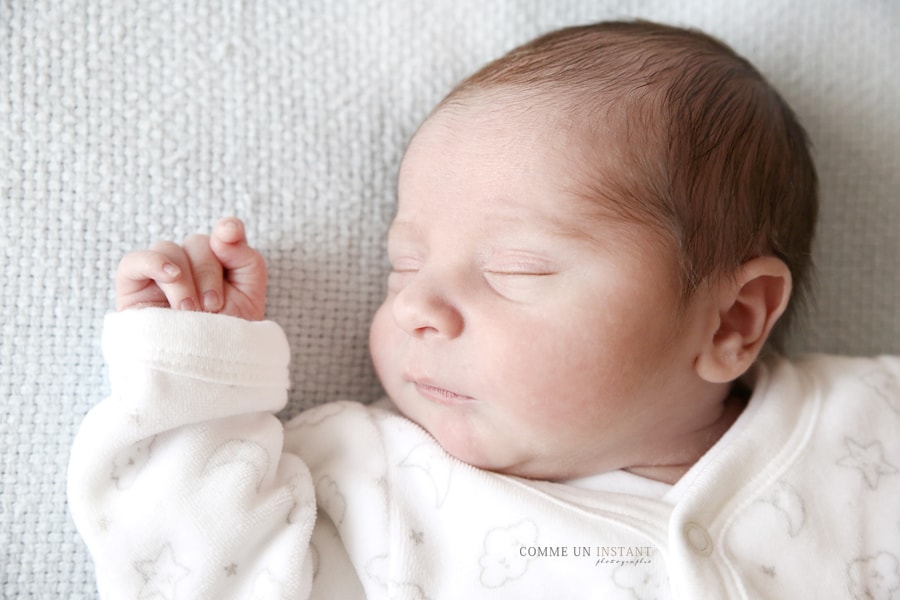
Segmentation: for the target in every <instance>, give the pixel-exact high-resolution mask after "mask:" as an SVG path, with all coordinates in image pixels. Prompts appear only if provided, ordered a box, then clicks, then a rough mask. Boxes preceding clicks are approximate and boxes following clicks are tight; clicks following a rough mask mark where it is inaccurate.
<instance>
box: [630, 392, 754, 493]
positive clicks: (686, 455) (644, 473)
mask: <svg viewBox="0 0 900 600" xmlns="http://www.w3.org/2000/svg"><path fill="white" fill-rule="evenodd" d="M748 399H749V393H747V391H746V390H745V389H744V388H743V387H737V386H736V387H735V388H733V389H732V392H731V393H730V394H729V396H728V398H727V399H726V400H725V401H724V402H723V403H722V411H721V414H720V415H719V417H718V419H716V420H715V421H713V422H712V423H710V424H709V425H708V426H706V427H703V428H702V429H700V430H698V431H696V432H694V433H695V434H694V435H693V436H692V440H693V441H692V443H691V444H690V446H688V447H685V448H682V449H681V451H680V452H679V453H678V455H677V456H672V461H671V462H669V461H660V462H659V463H658V464H649V465H638V466H633V467H628V468H626V469H624V470H625V471H628V472H629V473H633V474H635V475H639V476H641V477H646V478H647V479H653V480H655V481H661V482H663V483H669V484H675V483H676V482H677V481H678V480H679V479H681V478H682V477H683V476H684V474H685V473H687V472H688V470H690V468H691V467H693V466H694V464H695V463H696V462H697V461H698V460H700V458H701V457H702V456H703V455H704V454H706V453H707V452H708V451H709V450H710V449H711V448H712V447H713V446H714V445H715V444H716V442H718V441H719V440H720V439H721V438H722V436H723V435H725V432H726V431H728V430H729V429H730V428H731V426H732V425H734V422H735V421H737V419H738V417H739V416H740V415H741V413H742V412H743V411H744V408H745V407H746V406H747V401H748Z"/></svg>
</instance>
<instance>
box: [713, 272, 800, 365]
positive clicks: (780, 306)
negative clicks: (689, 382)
mask: <svg viewBox="0 0 900 600" xmlns="http://www.w3.org/2000/svg"><path fill="white" fill-rule="evenodd" d="M791 281H792V280H791V272H790V270H789V269H788V267H787V265H786V264H784V262H783V261H781V260H780V259H778V258H775V257H774V256H762V257H759V258H754V259H752V260H749V261H747V262H746V263H744V264H743V265H741V267H740V268H739V269H738V270H737V272H736V273H735V274H734V277H733V278H731V279H728V278H723V279H722V280H721V281H720V282H719V284H718V288H717V289H716V290H715V294H716V296H717V302H718V314H717V316H716V318H717V322H716V326H715V327H713V328H712V329H711V330H712V331H713V332H714V333H713V335H712V337H711V339H709V340H707V342H706V346H705V347H704V349H703V351H702V352H701V354H700V355H699V356H698V357H697V362H696V368H697V373H698V374H699V375H700V377H702V378H703V379H705V380H707V381H710V382H713V383H723V382H727V381H733V380H735V379H737V378H738V377H740V376H741V375H742V374H743V373H744V372H745V371H746V370H747V369H749V368H750V366H751V365H752V364H753V362H754V361H755V360H756V357H757V356H759V353H760V351H761V350H762V348H763V345H764V344H765V343H766V339H767V338H768V337H769V333H770V332H771V331H772V327H773V326H774V325H775V322H776V321H778V318H779V317H781V315H782V314H783V313H784V310H785V308H787V305H788V300H790V297H791Z"/></svg>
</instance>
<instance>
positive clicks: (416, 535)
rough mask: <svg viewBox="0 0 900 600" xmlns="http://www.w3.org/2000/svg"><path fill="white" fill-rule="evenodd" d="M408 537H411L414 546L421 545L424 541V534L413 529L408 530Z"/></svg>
mask: <svg viewBox="0 0 900 600" xmlns="http://www.w3.org/2000/svg"><path fill="white" fill-rule="evenodd" d="M409 539H411V540H412V542H413V544H415V545H416V546H421V545H422V544H424V543H425V534H424V533H422V532H421V531H417V530H415V529H413V530H412V531H410V532H409Z"/></svg>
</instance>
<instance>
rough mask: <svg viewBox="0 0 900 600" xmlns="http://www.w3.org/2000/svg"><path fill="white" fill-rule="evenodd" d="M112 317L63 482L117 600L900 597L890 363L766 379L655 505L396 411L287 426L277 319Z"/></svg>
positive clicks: (899, 494)
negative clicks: (533, 470)
mask: <svg viewBox="0 0 900 600" xmlns="http://www.w3.org/2000/svg"><path fill="white" fill-rule="evenodd" d="M106 323H107V325H106V327H107V329H106V336H105V342H104V350H105V353H106V356H107V358H108V360H109V361H110V377H111V381H112V393H111V396H110V397H109V398H108V399H107V400H105V401H104V402H102V403H100V404H99V405H98V406H97V407H96V408H95V409H94V410H92V411H91V413H90V414H89V415H88V417H87V419H86V420H85V423H84V426H83V428H82V430H81V432H80V434H79V435H78V437H77V438H76V441H75V447H74V449H73V453H72V463H71V470H70V477H69V486H70V503H71V507H72V511H73V516H74V517H75V521H76V524H77V525H78V527H79V530H80V531H81V532H82V533H83V535H84V537H85V540H86V541H87V543H88V545H89V547H90V549H91V552H92V554H93V556H94V559H95V563H96V565H97V575H98V580H99V584H100V589H101V590H102V592H103V595H104V597H105V598H115V599H126V598H147V597H154V596H159V597H164V598H169V599H171V600H176V599H179V598H217V599H224V598H244V597H262V598H307V597H309V595H310V594H311V593H312V594H313V597H317V598H342V599H348V600H349V599H351V598H364V597H365V598H423V599H424V598H431V599H438V598H447V599H455V598H473V599H474V598H522V599H524V598H550V597H562V598H604V599H616V598H622V599H625V598H639V599H642V600H651V599H656V598H680V599H692V598H748V599H750V598H752V599H761V598H773V599H774V598H801V597H814V598H819V599H829V598H860V599H863V598H884V599H889V598H891V597H892V594H893V593H894V592H896V591H898V590H900V562H898V557H900V536H898V535H897V530H896V526H897V524H898V523H900V503H898V502H897V499H898V498H900V468H898V465H900V437H898V436H897V435H896V433H897V431H898V429H900V358H898V357H882V358H880V359H875V360H873V359H847V358H837V357H830V356H824V355H818V356H812V357H809V358H804V359H800V360H797V361H796V362H793V363H792V362H789V361H786V360H781V361H778V362H776V363H775V364H773V365H772V366H769V367H760V368H759V369H758V372H757V373H756V374H755V379H756V380H755V382H754V392H753V395H752V396H751V398H750V401H749V403H748V406H747V408H746V409H745V411H744V413H743V414H742V415H741V417H740V418H739V419H738V421H737V422H736V423H735V425H734V426H733V427H732V428H731V429H730V430H729V431H728V432H727V433H726V434H725V436H724V437H723V438H722V439H721V440H720V441H719V442H718V443H717V444H716V445H715V446H714V447H713V448H712V449H711V450H710V451H709V452H708V453H707V454H706V455H705V456H704V457H703V458H701V460H700V461H699V462H698V463H697V464H696V465H695V466H694V467H693V468H692V469H691V470H690V471H689V472H688V473H687V475H685V477H684V478H683V479H682V480H681V481H679V482H678V483H677V484H676V485H675V486H674V488H673V489H672V490H671V491H670V493H669V494H668V495H667V496H666V497H664V498H662V499H656V500H654V499H650V498H642V497H639V496H633V495H628V494H622V493H613V492H598V491H593V492H592V491H586V490H584V489H582V488H577V487H572V486H567V485H562V484H553V483H546V482H536V481H528V480H524V479H519V478H515V477H507V476H503V475H498V474H495V473H490V472H485V471H481V470H479V469H476V468H474V467H471V466H468V465H466V464H464V463H461V462H459V461H457V460H455V459H453V458H452V457H450V456H449V455H447V454H446V453H445V452H444V451H443V450H442V449H441V448H440V446H438V445H437V444H436V443H435V441H434V440H433V438H431V437H430V436H429V435H428V434H427V433H426V432H425V431H424V430H422V429H420V428H419V427H418V426H416V425H415V424H413V423H412V422H410V421H408V420H407V419H405V418H403V417H402V416H400V415H399V414H398V413H396V412H393V411H392V410H390V408H389V407H388V408H382V407H367V406H365V405H363V404H360V403H357V402H335V403H330V404H325V405H322V406H320V407H318V408H315V409H312V410H310V411H308V412H306V413H303V414H301V415H299V416H298V417H296V418H294V419H292V420H291V421H289V422H288V423H287V424H286V425H285V426H284V427H282V426H281V424H280V423H279V422H278V420H277V419H276V418H275V417H274V416H273V413H274V412H275V411H277V410H279V409H281V408H282V406H283V405H284V402H285V399H286V385H287V369H286V367H287V363H288V361H287V358H288V351H287V344H286V342H285V339H284V337H283V336H282V335H280V333H281V332H280V330H279V329H278V328H277V326H275V325H274V323H272V322H263V323H251V322H247V321H241V320H239V319H235V318H232V317H221V316H217V315H203V314H192V313H182V312H174V311H168V310H164V309H146V310H134V311H126V312H124V313H118V314H114V315H111V316H110V317H109V318H108V319H107V321H106ZM423 401H424V400H423ZM317 509H318V510H317ZM317 512H318V516H317ZM809 565H815V567H816V569H815V571H811V570H810V569H809V568H808V566H809Z"/></svg>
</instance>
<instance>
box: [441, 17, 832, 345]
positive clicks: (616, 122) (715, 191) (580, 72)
mask: <svg viewBox="0 0 900 600" xmlns="http://www.w3.org/2000/svg"><path fill="white" fill-rule="evenodd" d="M486 91H500V92H503V91H513V92H515V93H516V96H518V97H519V100H518V101H519V102H522V103H525V104H524V106H525V107H528V106H531V107H534V106H538V107H545V106H552V107H555V108H556V109H557V110H558V109H559V106H560V105H566V106H568V107H569V112H570V113H571V114H572V115H573V116H574V117H575V118H576V119H577V121H578V123H579V124H584V125H586V126H587V128H586V129H587V131H589V132H590V131H595V132H601V133H603V135H605V136H606V139H609V136H610V135H611V134H612V135H613V136H614V139H615V140H616V141H617V142H618V143H617V144H615V145H616V146H618V147H617V148H616V149H615V152H616V153H617V156H616V157H615V161H616V164H617V166H618V167H622V168H616V169H615V174H614V176H613V177H610V176H609V174H608V173H607V174H606V175H607V177H606V178H602V177H600V178H598V177H597V173H596V171H597V170H598V169H597V168H596V167H595V168H594V172H593V173H591V172H590V161H591V157H590V156H588V157H587V160H588V162H587V163H586V164H587V165H588V172H589V175H593V179H594V180H598V179H599V180H600V181H594V182H593V183H588V184H587V192H588V194H589V195H590V194H594V195H598V194H600V195H602V196H603V197H604V198H605V199H607V200H611V201H613V202H614V203H615V204H616V206H617V208H618V210H619V211H620V212H621V213H622V215H623V216H626V217H631V218H634V219H635V220H637V221H638V222H644V223H647V224H650V225H652V226H654V227H656V228H657V229H658V230H659V231H660V232H661V233H662V234H663V237H664V238H665V239H667V240H668V241H669V242H670V243H671V244H672V245H673V247H674V248H675V249H676V251H677V254H678V257H679V261H680V265H681V271H682V280H683V289H684V297H685V299H687V298H689V297H690V295H691V294H692V293H693V292H694V291H695V290H696V289H697V287H698V286H699V285H701V284H702V283H703V282H704V281H706V280H708V279H709V278H711V277H716V276H722V275H727V274H729V273H733V272H734V270H735V269H736V268H737V267H739V266H740V265H741V264H742V263H744V262H745V261H747V260H749V259H751V258H754V257H756V256H760V255H774V256H777V257H779V258H780V259H781V260H783V261H784V262H785V263H786V264H787V266H788V268H789V269H790V271H791V276H792V278H793V281H794V295H793V298H792V300H791V305H790V306H789V308H788V312H787V313H786V314H785V316H784V317H783V318H782V320H781V323H779V325H778V327H777V328H776V331H775V332H773V334H772V338H771V339H770V343H771V344H773V345H774V346H775V347H780V346H781V343H782V341H783V340H782V337H783V335H784V329H785V328H786V326H787V324H788V322H789V321H790V320H791V319H790V317H791V316H792V314H793V313H794V312H796V305H797V304H798V303H799V302H801V301H802V299H803V296H804V295H805V291H806V288H807V287H808V285H809V279H810V271H811V267H812V259H811V244H812V238H813V235H814V230H815V221H816V217H817V212H818V200H817V177H816V172H815V167H814V165H813V161H812V157H811V156H810V152H809V148H808V145H809V144H808V139H807V135H806V132H805V131H804V130H803V128H802V127H801V125H800V124H799V123H798V121H797V118H796V116H795V115H794V113H793V111H792V110H791V108H790V107H789V106H788V105H787V103H786V102H785V101H784V100H783V99H782V98H781V97H780V96H779V95H778V93H777V92H776V91H775V90H774V89H773V88H772V87H771V86H770V85H769V84H768V83H767V82H766V80H765V79H764V78H763V77H762V75H761V74H760V73H759V72H758V71H757V70H756V69H755V68H754V67H753V65H751V64H750V63H749V62H748V61H747V60H745V59H744V58H742V57H741V56H739V55H738V54H736V53H735V52H734V51H733V50H732V49H731V48H729V47H728V46H726V45H725V44H723V43H722V42H720V41H718V40H716V39H714V38H712V37H710V36H708V35H706V34H704V33H701V32H698V31H693V30H687V29H681V28H677V27H672V26H667V25H660V24H656V23H650V22H645V21H635V22H604V23H596V24H592V25H584V26H577V27H569V28H566V29H561V30H558V31H555V32H552V33H549V34H546V35H543V36H541V37H539V38H537V39H535V40H533V41H531V42H529V43H527V44H525V45H523V46H520V47H518V48H516V49H514V50H512V51H511V52H509V53H508V54H506V55H505V56H503V57H501V58H499V59H498V60H496V61H494V62H492V63H489V64H488V65H486V66H484V67H483V68H482V69H481V70H479V71H477V72H476V73H475V74H473V75H471V76H470V77H468V78H467V79H465V80H464V81H463V82H461V83H460V84H459V85H458V86H457V87H456V88H454V89H453V91H451V93H450V94H449V95H448V96H447V98H445V99H444V101H443V102H442V103H441V104H440V105H439V106H438V108H437V109H436V110H440V109H441V108H443V107H446V106H448V105H453V104H454V103H465V102H466V100H468V99H472V98H477V97H480V96H482V95H483V94H484V92H486ZM588 135H590V133H589V134H588ZM610 151H611V150H610V149H609V148H608V145H607V147H604V148H602V149H600V150H596V151H595V152H603V153H608V152H610ZM604 162H605V163H608V160H607V161H604ZM588 179H591V178H590V177H589V178H588ZM610 179H612V181H610Z"/></svg>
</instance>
